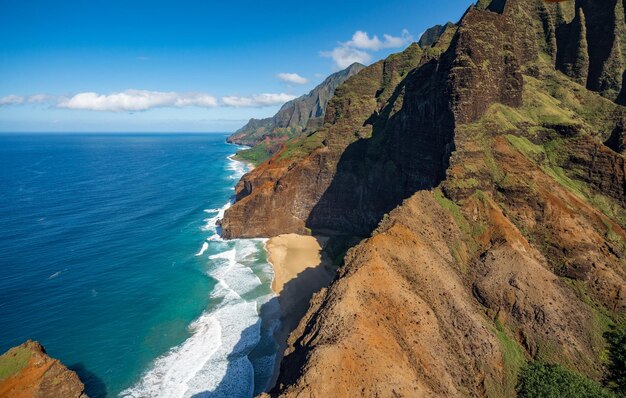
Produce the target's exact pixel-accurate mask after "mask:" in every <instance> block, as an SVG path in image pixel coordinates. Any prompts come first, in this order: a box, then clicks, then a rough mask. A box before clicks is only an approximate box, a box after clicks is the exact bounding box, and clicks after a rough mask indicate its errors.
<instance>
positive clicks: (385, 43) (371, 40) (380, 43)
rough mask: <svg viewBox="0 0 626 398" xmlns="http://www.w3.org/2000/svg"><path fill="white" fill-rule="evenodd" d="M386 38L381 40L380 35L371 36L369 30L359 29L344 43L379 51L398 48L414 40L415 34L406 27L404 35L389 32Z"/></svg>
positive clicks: (347, 45)
mask: <svg viewBox="0 0 626 398" xmlns="http://www.w3.org/2000/svg"><path fill="white" fill-rule="evenodd" d="M383 39H384V40H380V39H379V38H378V36H376V35H375V36H374V37H369V35H368V34H367V32H364V31H362V30H357V31H356V32H354V35H352V40H350V41H347V42H345V43H342V45H344V46H346V47H354V48H361V49H364V50H370V51H378V50H380V49H383V48H398V47H402V46H404V45H407V44H409V43H410V42H411V41H413V36H411V35H410V34H409V31H408V30H406V29H403V30H402V35H401V36H398V37H394V36H391V35H388V34H384V35H383Z"/></svg>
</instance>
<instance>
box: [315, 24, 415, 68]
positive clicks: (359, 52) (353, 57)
mask: <svg viewBox="0 0 626 398" xmlns="http://www.w3.org/2000/svg"><path fill="white" fill-rule="evenodd" d="M412 41H413V36H411V34H410V33H409V31H408V30H406V29H403V30H402V33H401V35H400V36H391V35H389V34H384V35H383V39H382V40H381V39H380V38H379V37H378V36H377V35H374V36H372V37H370V35H369V34H368V33H367V32H365V31H362V30H357V31H356V32H354V34H353V35H352V39H351V40H349V41H346V42H340V43H339V46H338V47H335V48H334V49H333V50H332V51H322V52H321V53H320V55H321V56H322V57H328V58H332V59H333V61H335V65H336V66H337V67H339V68H341V69H344V68H347V67H348V66H350V65H351V64H352V63H354V62H360V63H362V64H363V63H368V62H370V61H371V60H372V55H371V54H370V51H371V52H376V51H380V50H382V49H385V48H400V47H403V46H406V45H407V44H409V43H411V42H412Z"/></svg>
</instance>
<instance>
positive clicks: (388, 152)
mask: <svg viewBox="0 0 626 398" xmlns="http://www.w3.org/2000/svg"><path fill="white" fill-rule="evenodd" d="M439 67H440V64H438V62H437V61H435V60H432V61H430V62H428V63H426V64H424V65H422V66H420V67H418V68H416V69H414V70H412V71H411V72H409V73H408V74H407V76H406V77H405V78H404V79H403V80H402V81H401V82H400V84H398V86H397V87H396V88H395V90H394V92H393V94H392V95H391V96H390V98H389V99H388V100H387V101H386V103H385V106H384V107H383V108H382V109H381V110H380V113H378V112H374V113H373V114H372V115H371V116H370V117H369V118H368V119H367V120H366V121H365V122H364V126H368V125H371V135H370V136H369V137H359V138H358V139H357V140H356V141H354V142H353V143H351V144H349V145H348V146H347V147H346V149H345V150H344V151H343V153H342V154H341V156H340V158H339V161H338V163H337V166H336V172H335V174H334V176H333V179H332V181H331V183H330V185H329V186H328V188H327V189H326V190H325V192H324V193H323V194H322V196H321V198H320V200H319V201H318V202H317V204H316V205H315V206H314V207H313V209H312V211H311V212H310V214H309V216H308V218H307V220H306V226H307V227H308V228H310V229H311V230H312V231H313V233H314V234H315V233H317V232H319V231H335V233H337V234H342V233H344V234H353V235H359V236H369V235H370V234H371V232H372V231H373V230H374V229H375V228H376V227H377V225H378V223H379V222H380V220H381V219H382V217H383V216H384V215H385V214H386V213H388V212H389V211H391V210H393V209H394V208H395V207H397V206H398V205H399V204H401V203H402V201H403V200H405V199H407V198H408V197H410V196H411V195H413V194H414V193H415V192H417V191H419V190H423V189H432V188H433V187H436V186H438V185H439V184H440V183H441V182H442V181H443V180H444V179H445V175H446V170H447V168H448V166H449V158H450V155H451V153H452V151H453V149H454V128H455V119H454V115H453V112H452V109H451V106H450V102H451V101H450V95H449V94H448V89H447V87H448V86H447V83H446V80H445V76H444V75H443V74H442V73H441V72H440V70H439ZM443 69H445V66H444V67H443ZM399 104H401V105H402V106H401V107H399V109H398V110H397V109H396V108H397V107H398V105H399ZM332 139H333V138H332V137H329V140H332Z"/></svg>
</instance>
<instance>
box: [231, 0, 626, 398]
mask: <svg viewBox="0 0 626 398" xmlns="http://www.w3.org/2000/svg"><path fill="white" fill-rule="evenodd" d="M486 3H488V2H481V4H479V7H476V8H471V9H470V10H469V11H468V12H467V13H466V14H465V15H464V17H463V19H462V21H461V22H460V23H459V25H458V30H457V29H456V27H455V28H454V30H453V31H451V32H449V35H446V34H444V35H442V38H441V39H440V41H439V42H438V43H437V44H436V45H435V46H434V47H433V48H432V49H427V50H423V49H419V48H418V47H417V46H412V47H410V48H409V49H407V50H406V51H405V52H403V53H401V54H398V55H395V56H392V57H390V58H389V59H387V60H385V61H382V62H379V63H377V64H374V65H372V66H370V67H368V68H367V69H365V70H363V71H362V72H360V73H359V74H358V75H356V76H355V77H353V78H351V79H349V80H348V81H347V82H346V83H345V84H344V85H342V86H341V87H339V88H338V89H337V92H336V94H335V97H334V98H333V100H331V102H330V103H329V106H328V109H327V114H326V119H325V125H324V128H323V129H321V130H319V131H318V132H317V133H314V134H312V135H310V136H309V137H307V138H305V139H303V140H301V141H299V142H298V143H297V144H295V145H291V146H287V147H286V148H284V149H283V151H282V152H281V153H279V154H277V155H276V156H275V157H274V158H273V159H272V160H270V161H269V162H267V163H265V164H263V165H261V166H260V167H258V168H257V169H255V170H254V171H253V172H252V173H250V174H248V175H247V176H245V177H244V178H243V179H242V181H241V182H240V184H239V185H238V187H237V203H235V205H234V206H233V207H231V209H229V211H228V212H227V214H226V217H225V219H224V223H223V226H224V232H225V234H226V235H227V236H229V237H238V236H271V235H275V234H278V233H283V232H299V233H307V232H309V231H310V230H312V231H313V232H323V233H338V234H354V235H360V236H371V237H368V238H367V239H364V240H363V241H362V242H361V243H360V244H358V245H357V246H356V247H354V248H353V249H351V250H350V251H349V252H348V254H347V256H346V258H345V264H344V265H343V266H342V267H341V269H340V271H339V276H338V278H337V279H336V280H335V282H333V284H332V285H331V286H330V287H329V288H328V289H327V290H325V291H323V292H321V293H320V294H318V295H317V296H316V297H315V298H314V301H313V303H312V306H311V308H310V310H309V312H308V314H307V315H306V316H305V318H304V319H303V320H302V322H301V323H300V325H299V327H298V329H296V330H295V331H294V333H292V335H291V336H290V339H289V348H288V350H287V353H286V356H285V359H284V360H283V363H282V366H281V374H280V377H279V380H278V384H277V386H276V387H275V388H274V390H272V391H271V395H275V396H288V397H291V396H294V397H295V396H312V397H327V396H380V397H386V396H389V397H392V396H411V397H413V396H490V397H509V396H514V395H515V393H516V392H515V388H516V383H517V380H518V376H519V374H520V371H521V369H522V367H523V366H524V364H525V363H527V362H529V361H534V360H542V361H547V362H551V363H558V364H562V365H564V366H566V367H568V368H570V369H573V370H576V371H578V372H580V373H582V374H584V375H586V376H587V377H589V378H591V379H595V380H601V379H602V378H603V377H604V375H605V374H606V362H605V360H604V359H603V358H602V356H601V354H600V353H601V352H603V350H604V349H605V347H606V342H605V340H604V338H603V333H604V332H606V331H607V329H608V325H609V324H611V323H614V322H618V321H619V320H620V319H621V318H622V317H623V316H624V314H625V311H626V232H624V228H625V227H626V211H625V206H626V202H625V198H626V177H625V176H626V166H625V162H624V154H623V137H624V133H623V131H624V128H623V126H624V122H625V117H626V109H625V108H623V107H621V106H619V105H616V104H615V103H614V102H612V101H611V99H614V98H610V97H611V96H608V95H607V94H606V92H603V91H602V90H599V89H598V90H594V91H597V92H594V91H590V90H589V89H588V88H587V87H586V86H585V85H581V83H583V82H582V81H581V79H580V78H579V77H577V76H572V75H571V74H567V75H566V74H564V73H562V72H560V71H558V70H557V69H556V68H555V65H556V62H557V59H558V54H557V53H558V51H559V50H558V43H557V33H556V27H557V26H558V24H556V23H555V22H551V21H556V19H554V17H555V16H557V15H558V14H559V13H562V14H563V15H568V16H567V18H569V21H570V22H563V23H572V22H571V21H573V20H574V18H576V13H575V12H576V11H575V9H574V8H572V9H571V10H559V9H558V8H557V7H559V6H558V5H554V4H553V5H552V6H550V5H546V4H545V3H544V2H543V1H539V0H536V1H535V0H532V1H521V0H510V1H494V2H491V3H488V4H486ZM578 4H581V5H582V6H581V9H583V8H584V11H583V12H582V13H580V11H579V14H578V17H577V18H579V19H580V20H581V21H582V19H583V17H582V15H583V13H584V15H585V17H584V18H585V20H586V21H590V20H593V19H597V18H600V16H598V15H599V14H597V13H600V14H602V13H604V10H603V11H602V12H600V11H598V10H599V8H598V7H597V4H596V3H594V2H592V1H591V0H589V1H587V2H578V3H577V5H578ZM583 6H584V7H583ZM603 15H604V14H603ZM616 15H617V14H616ZM622 22H623V18H622ZM587 28H589V25H587ZM580 31H581V30H580V29H578V33H579V34H580ZM550 32H553V34H552V35H551V34H550ZM446 37H447V39H444V38H446ZM586 37H587V38H588V36H586ZM591 58H593V57H592V56H590V59H589V64H590V65H591V62H592V61H591ZM583 64H584V63H583ZM590 68H591V67H590ZM583 69H584V68H583ZM600 94H603V95H604V96H605V97H603V96H601V95H600ZM606 97H608V99H607V98H606ZM376 226H377V227H376ZM371 231H373V233H371Z"/></svg>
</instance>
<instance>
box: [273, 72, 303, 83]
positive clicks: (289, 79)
mask: <svg viewBox="0 0 626 398" xmlns="http://www.w3.org/2000/svg"><path fill="white" fill-rule="evenodd" d="M276 77H278V78H279V79H280V80H282V81H284V82H285V83H290V84H307V83H308V82H309V79H307V78H306V77H302V76H300V75H299V74H297V73H279V74H277V75H276Z"/></svg>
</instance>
